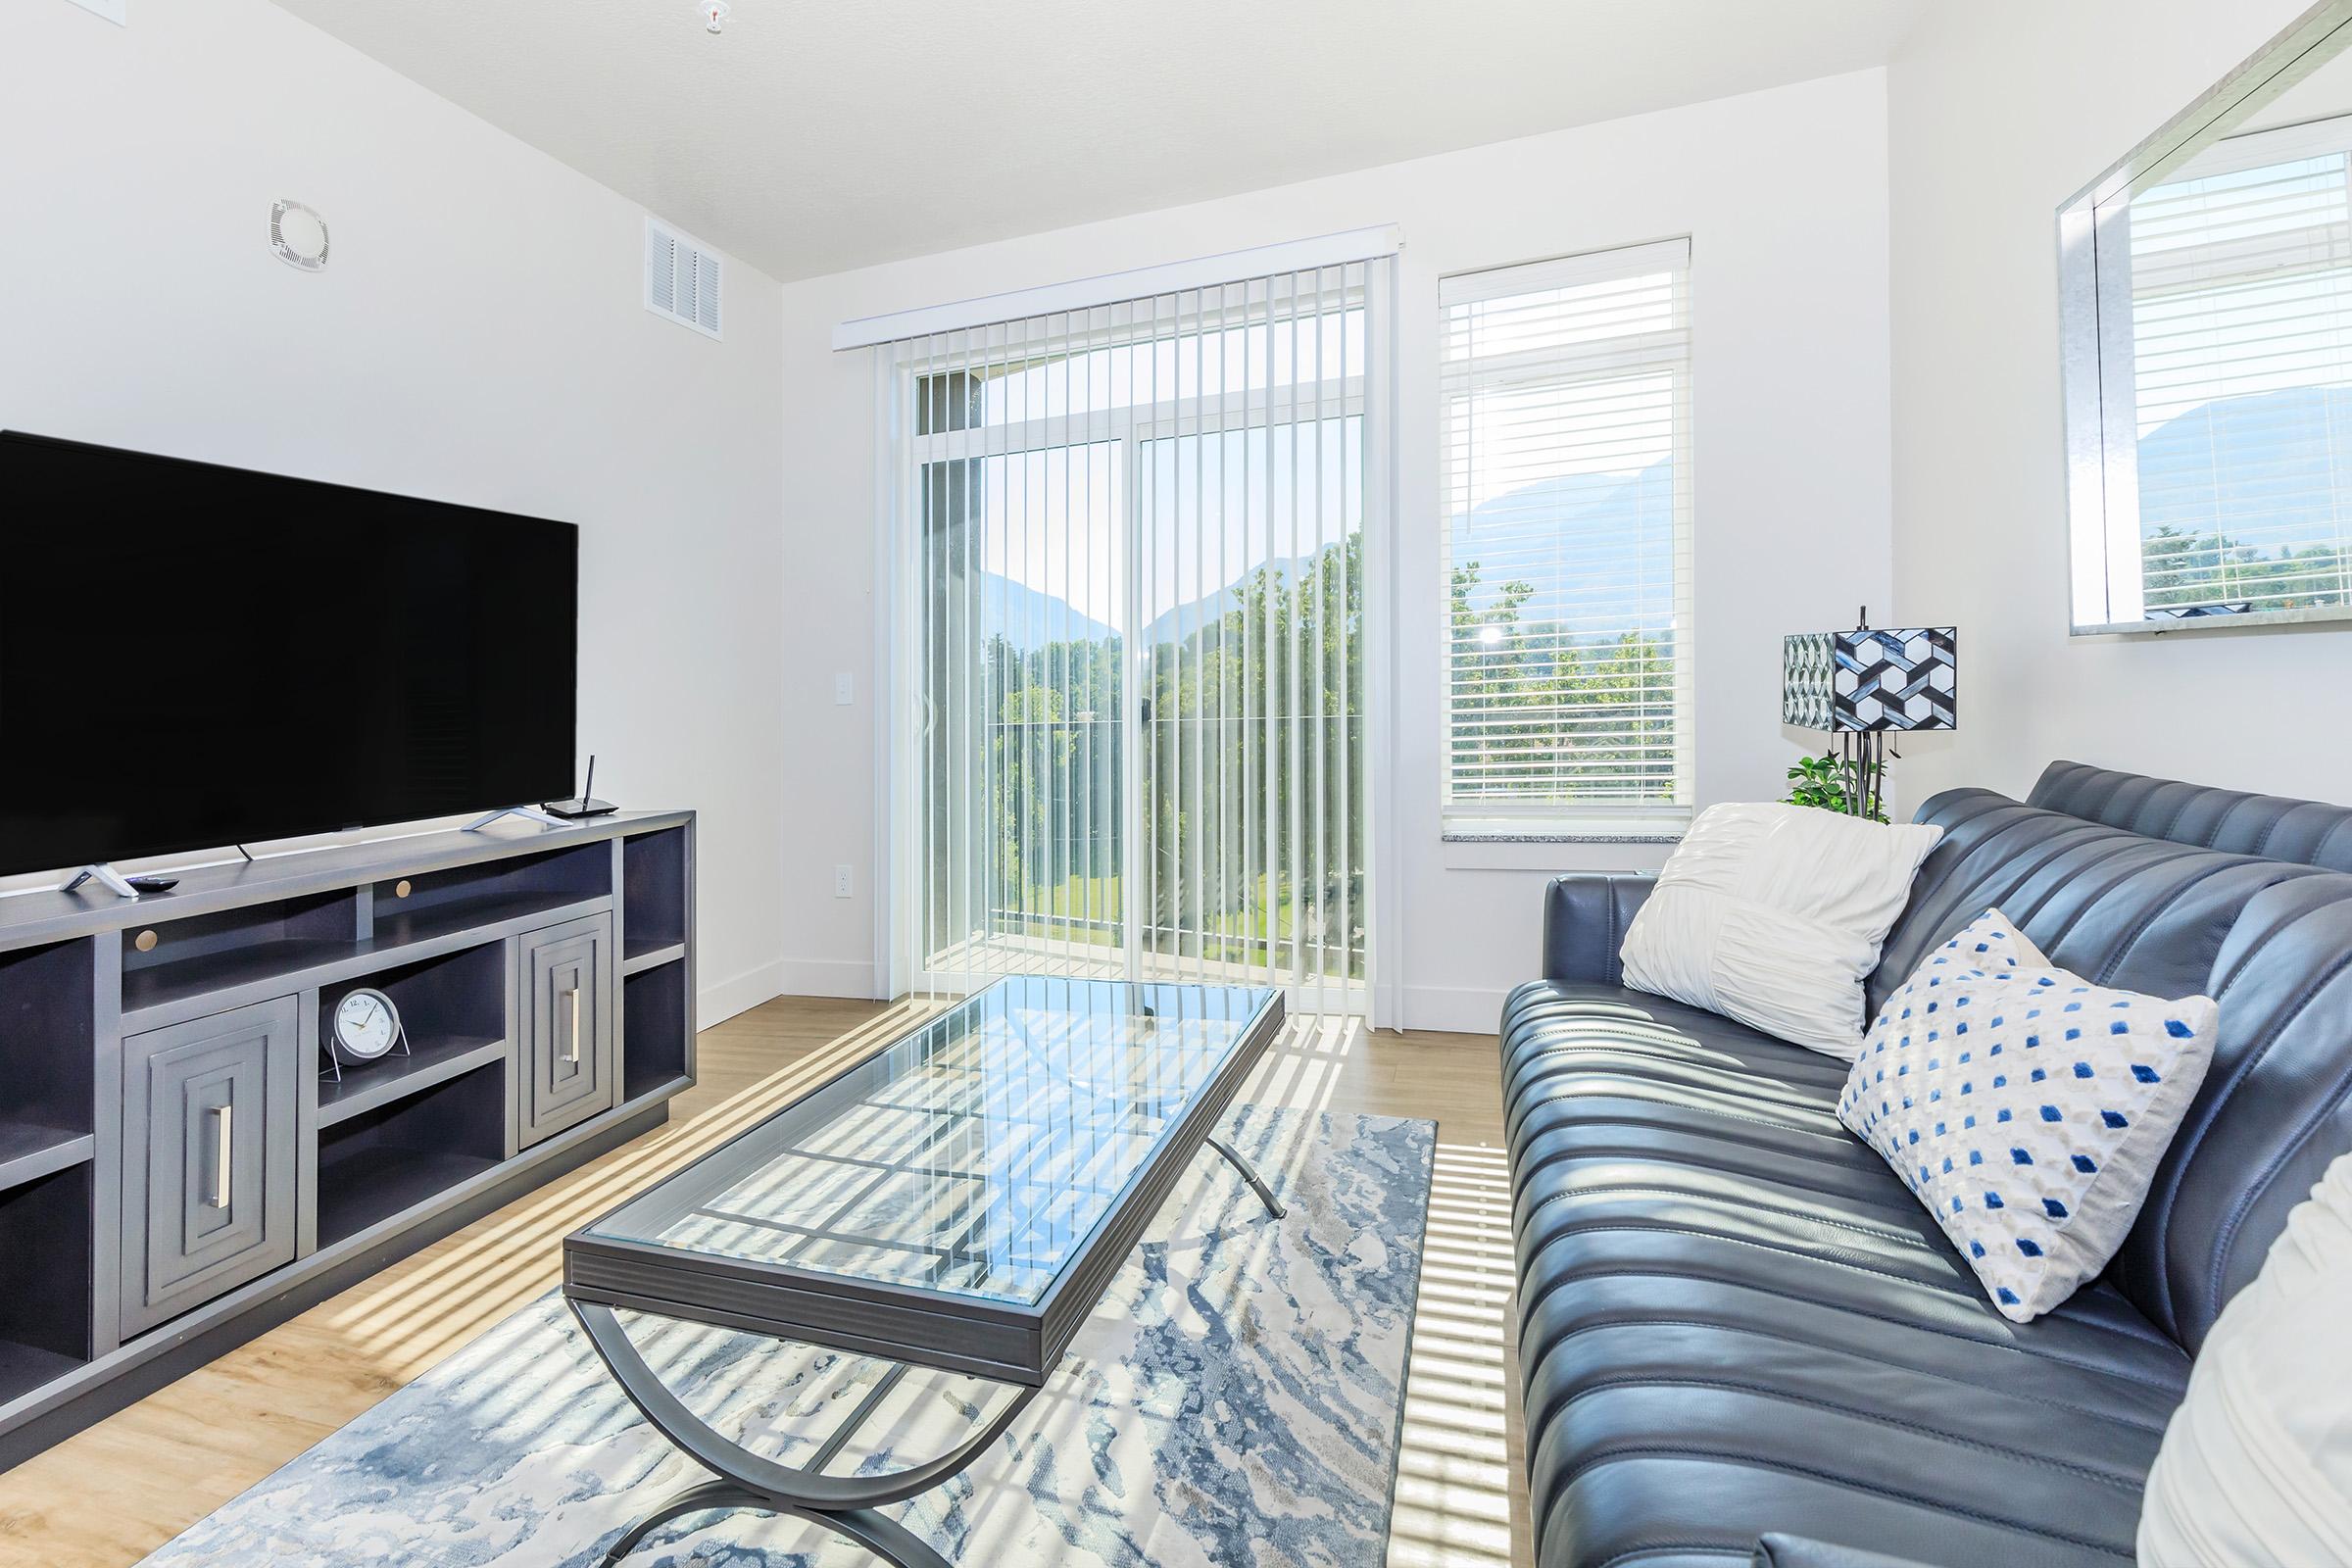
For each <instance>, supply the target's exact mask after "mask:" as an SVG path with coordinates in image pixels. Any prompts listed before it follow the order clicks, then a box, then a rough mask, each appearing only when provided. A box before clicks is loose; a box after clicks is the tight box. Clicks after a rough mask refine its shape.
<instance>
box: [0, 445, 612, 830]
mask: <svg viewBox="0 0 2352 1568" xmlns="http://www.w3.org/2000/svg"><path fill="white" fill-rule="evenodd" d="M578 583H579V530H578V529H577V528H576V527H574V526H573V525H572V524H570V523H566V522H550V521H545V520H542V519H538V518H530V517H516V516H510V515H506V514H503V513H496V512H484V511H479V510H476V509H474V508H471V507H460V506H452V505H448V504H446V503H443V502H436V501H418V500H413V499H410V498H407V497H403V496H392V495H383V494H379V493H376V492H374V491H368V490H355V489H348V488H346V487H344V486H341V485H331V484H319V483H316V482H313V481H309V480H302V479H287V478H278V477H273V476H271V475H269V474H262V473H250V472H246V471H244V470H241V469H236V468H224V467H217V466H212V465H210V464H201V463H188V462H183V461H180V460H177V459H172V458H158V457H149V456H144V455H141V454H137V453H130V452H120V451H114V450H111V449H108V448H105V447H94V446H84V445H80V444H77V443H73V442H66V441H55V440H49V439H46V438H43V437H39V436H28V435H22V434H16V433H10V432H0V873H10V872H21V871H36V870H50V869H58V868H67V867H73V866H77V865H81V864H83V863H85V862H89V861H97V860H122V859H131V858H137V857H140V856H154V855H171V854H177V853H182V852H188V851H195V850H205V849H215V848H226V847H228V846H231V845H236V844H245V843H251V842H253V841H256V840H263V839H276V838H291V837H295V836H297V835H302V834H310V833H328V832H336V831H341V830H346V829H351V828H359V827H367V826H371V825H376V824H383V823H392V822H405V821H414V820H417V819H419V818H423V817H433V816H444V815H453V814H456V813H458V812H463V811H471V810H477V809H478V810H489V809H496V808H498V807H503V806H517V805H522V804H525V803H532V802H538V801H545V800H555V799H559V798H561V797H564V796H566V795H569V794H570V793H571V792H572V777H571V775H572V756H573V754H572V739H573V736H572V731H573V719H574V713H573V708H574V702H575V698H574V686H575V671H576V666H577V649H576V646H575V644H576V636H577V625H576V623H577V618H578V610H577V605H578V593H579V587H578Z"/></svg>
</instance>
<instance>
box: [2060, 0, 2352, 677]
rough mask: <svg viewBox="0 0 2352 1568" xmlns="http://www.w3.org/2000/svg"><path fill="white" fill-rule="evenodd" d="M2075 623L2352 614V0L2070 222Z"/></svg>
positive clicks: (2099, 627) (2134, 154)
mask: <svg viewBox="0 0 2352 1568" xmlns="http://www.w3.org/2000/svg"><path fill="white" fill-rule="evenodd" d="M2058 241H2059V247H2058V250H2059V295H2058V302H2059V317H2060V344H2061V361H2060V363H2061V368H2062V371H2063V381H2062V384H2063V387H2064V391H2065V400H2066V454H2067V517H2068V537H2069V561H2070V571H2071V578H2072V583H2071V589H2070V599H2071V602H2072V606H2073V622H2072V624H2073V629H2074V631H2075V632H2076V633H2077V634H2078V635H2115V634H2119V633H2135V632H2136V633H2148V632H2167V631H2196V630H2211V629H2225V628H2226V629H2232V630H2251V629H2260V628H2265V627H2277V626H2284V625H2290V624H2297V623H2304V622H2312V621H2330V620H2335V621H2341V620H2352V0H2319V3H2317V4H2315V5H2313V6H2312V8H2311V9H2310V10H2309V11H2307V12H2305V13H2304V14H2303V16H2302V17H2300V18H2299V19H2297V20H2296V22H2295V23H2294V24H2293V25H2290V26H2289V27H2288V28H2287V29H2286V30H2285V31H2284V32H2281V33H2280V34H2279V35H2278V37H2277V38H2275V39H2274V40H2273V41H2272V42H2271V43H2270V44H2269V45H2267V46H2266V47H2265V48H2264V49H2263V50H2262V52H2261V53H2259V54H2257V55H2256V56H2255V57H2254V58H2253V59H2251V60H2248V61H2246V62H2245V63H2244V64H2243V65H2240V66H2239V67H2238V68H2237V69H2235V70H2234V71H2231V72H2229V73H2228V74H2226V75H2225V76H2223V77H2222V78H2221V80H2220V81H2218V82H2217V83H2216V84H2215V85H2214V86H2213V88H2212V89H2211V90H2210V91H2208V92H2206V93H2204V94H2203V95H2201V96H2200V97H2199V98H2198V99H2197V100H2196V101H2195V102H2194V103H2192V104H2191V105H2190V106H2189V107H2188V108H2186V109H2184V110H2183V111H2181V113H2180V114H2179V115H2176V116H2175V117H2174V118H2173V119H2172V120H2171V121H2170V122H2169V123H2166V124H2164V125H2161V126H2158V127H2157V128H2156V129H2155V130H2154V131H2153V132H2152V133H2151V134H2150V135H2149V136H2148V137H2147V138H2146V139H2145V140H2144V141H2142V142H2141V143H2140V144H2139V145H2138V146H2137V147H2134V148H2132V149H2131V150H2130V151H2129V152H2126V153H2125V154H2124V155H2123V157H2122V158H2121V159H2120V160H2119V161H2118V162H2117V163H2116V164H2115V166H2114V167H2113V168H2111V169H2109V170H2108V171H2107V172H2105V173H2103V174H2101V175H2100V176H2099V177H2098V178H2097V179H2095V180H2093V181H2092V182H2091V183H2090V184H2089V185H2088V186H2087V187H2086V188H2084V189H2083V190H2082V192H2081V193H2080V194H2079V195H2077V196H2076V197H2075V198H2074V199H2073V200H2072V201H2070V202H2068V203H2066V204H2065V205H2064V206H2063V207H2061V208H2060V209H2059V210H2058Z"/></svg>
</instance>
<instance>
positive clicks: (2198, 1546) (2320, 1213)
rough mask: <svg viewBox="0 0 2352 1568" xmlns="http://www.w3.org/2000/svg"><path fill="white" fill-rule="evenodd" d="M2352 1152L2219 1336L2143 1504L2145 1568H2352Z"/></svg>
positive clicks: (2289, 1229)
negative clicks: (2348, 1317)
mask: <svg viewBox="0 0 2352 1568" xmlns="http://www.w3.org/2000/svg"><path fill="white" fill-rule="evenodd" d="M2347 1302H2352V1154H2345V1155H2343V1156H2341V1157H2339V1158H2338V1159H2337V1160H2336V1161H2335V1163H2334V1164H2332V1165H2330V1166H2328V1167H2327V1174H2326V1175H2325V1176H2323V1177H2321V1178H2320V1184H2319V1185H2318V1186H2317V1187H2314V1188H2313V1189H2312V1190H2311V1197H2310V1198H2309V1199H2308V1200H2306V1201H2304V1202H2302V1203H2299V1204H2297V1205H2296V1207H2295V1209H2294V1211H2293V1212H2292V1213H2290V1214H2288V1215H2287V1217H2286V1229H2284V1230H2283V1231H2281V1232H2279V1234H2278V1241H2276V1242H2274V1243H2273V1244H2272V1245H2271V1252H2270V1256H2269V1257H2267V1258H2266V1259H2264V1261H2263V1265H2262V1272H2261V1273H2260V1274H2258V1275H2256V1276H2255V1278H2254V1283H2252V1284H2251V1285H2248V1286H2247V1287H2246V1288H2245V1289H2244V1290H2242V1291H2240V1292H2238V1293H2237V1295H2236V1296H2235V1297H2233V1298H2232V1299H2230V1302H2229V1305H2228V1306H2227V1307H2225V1308H2223V1309H2222V1315H2221V1317H2220V1318H2218V1319H2217V1320H2216V1321H2215V1322H2214V1325H2213V1332H2212V1333H2210V1334H2208V1335H2206V1336H2205V1345H2204V1348H2202V1349H2200V1350H2199V1351H2198V1352H2197V1364H2196V1366H2195V1367H2194V1368H2193V1369H2192V1370H2191V1371H2190V1372H2189V1375H2188V1397H2187V1398H2185V1399H2183V1400H2181V1401H2180V1408H2179V1409H2178V1410H2175V1411H2174V1412H2173V1419H2172V1424H2171V1425H2169V1426H2167V1427H2166V1428H2165V1429H2164V1446H2163V1447H2162V1448H2160V1449H2159V1450H2158V1451H2157V1454H2156V1468H2155V1469H2154V1470H2152V1471H2150V1472H2149V1473H2148V1489H2147V1494H2146V1496H2145V1498H2144V1500H2143V1501H2142V1502H2141V1505H2140V1516H2139V1561H2140V1568H2256V1565H2257V1564H2260V1565H2262V1568H2274V1565H2279V1568H2320V1565H2321V1564H2334V1563H2346V1562H2352V1334H2347V1333H2346V1332H2345V1331H2344V1314H2345V1310H2346V1303H2347Z"/></svg>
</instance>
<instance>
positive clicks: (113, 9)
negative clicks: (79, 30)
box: [73, 0, 130, 27]
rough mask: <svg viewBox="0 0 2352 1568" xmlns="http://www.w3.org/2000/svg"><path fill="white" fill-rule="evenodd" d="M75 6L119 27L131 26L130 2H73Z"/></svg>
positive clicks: (107, 0) (119, 0)
mask: <svg viewBox="0 0 2352 1568" xmlns="http://www.w3.org/2000/svg"><path fill="white" fill-rule="evenodd" d="M73 4H74V5H77V6H79V7H81V9H82V10H84V11H87V12H89V13H91V14H92V15H94V16H101V17H104V18H105V19H106V20H107V21H109V22H111V23H113V24H114V25H116V26H118V27H127V26H129V25H130V0H73Z"/></svg>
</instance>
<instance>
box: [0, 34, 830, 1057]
mask: <svg viewBox="0 0 2352 1568" xmlns="http://www.w3.org/2000/svg"><path fill="white" fill-rule="evenodd" d="M130 10H131V25H130V26H129V27H127V28H120V27H116V26H114V25H110V24H108V23H106V22H104V21H101V20H99V19H98V18H96V17H93V16H91V15H89V14H87V13H85V12H82V11H79V10H76V9H74V8H73V7H72V6H69V5H67V4H66V3H65V0H6V4H5V5H4V6H0V147H4V148H5V149H6V152H5V154H0V225H5V233H6V243H5V244H0V426H8V427H13V428H20V429H26V430H34V431H39V432H42V433H46V434H51V435H59V436H67V437H72V438H75V439H79V440H86V441H98V442H105V443H109V444H114V445H121V446H127V447H133V448H139V449H143V450H149V451H156V452H165V453H171V454H174V455H178V456H184V457H192V458H200V459H206V460H210V461H215V462H221V463H228V464H235V465H239V466H248V467H256V468H264V469H270V470H274V471H278V472H284V473H292V474H299V475H303V476H306V477H312V478H320V479H329V480H335V481H339V482H342V483H346V484H355V485H364V486H369V487H373V488H379V489H386V490H394V491H401V492H406V493H410V494H416V495H423V496H431V497H436V498H440V499H445V500H450V501H459V502H465V503H468V504H471V505H475V506H482V507H492V508H498V509H502V510H508V511H515V512H521V513H527V514H533V515H542V516H550V517H558V518H563V519H565V520H567V521H572V522H577V523H579V524H580V525H581V529H582V537H581V568H582V570H581V577H582V585H581V586H582V603H581V639H580V653H581V666H580V741H581V745H582V746H583V748H585V749H588V750H593V751H595V752H597V753H599V754H600V755H601V757H602V762H601V764H600V766H599V769H598V773H597V789H598V793H600V794H602V795H605V796H606V797H607V798H609V799H613V800H617V801H620V802H621V803H623V804H625V805H628V806H648V807H651V806H662V807H673V806H691V807H695V808H697V809H700V810H701V811H702V813H703V816H702V826H703V837H702V842H701V877H702V882H701V889H702V899H701V921H702V923H701V935H702V976H703V980H704V984H705V988H706V989H705V997H704V1005H705V1008H706V1019H707V1020H708V1019H709V1018H711V1017H716V1016H720V1015H723V1014H724V1013H726V1012H730V1011H733V1010H736V1009H738V1008H740V1007H742V1006H746V1005H751V1004H753V1003H756V1002H759V1001H760V1000H762V999H764V998H766V997H768V996H770V995H773V994H774V993H775V991H776V990H777V989H778V986H777V971H776V966H775V958H776V956H777V954H778V953H779V951H781V944H780V932H779V925H778V918H777V916H778V911H777V907H776V898H775V891H774V885H773V873H774V870H775V867H776V864H777V860H778V858H779V855H780V853H781V852H780V844H781V839H782V835H783V832H784V824H783V823H782V822H781V821H780V820H779V817H778V806H777V801H776V799H775V792H774V785H773V783H772V781H773V779H774V778H775V776H776V774H777V772H778V770H779V768H780V767H781V765H782V753H783V748H782V737H781V731H780V729H779V726H778V721H777V712H778V709H779V706H780V691H779V686H780V674H779V671H780V670H781V668H782V663H781V648H780V639H779V635H778V631H777V625H776V622H777V609H776V600H777V593H778V588H779V584H780V583H781V581H782V578H783V559H782V549H781V536H780V534H779V532H778V527H777V515H778V510H779V500H780V497H781V495H782V492H783V469H782V466H781V464H780V462H779V459H778V455H777V451H776V441H775V430H776V426H777V422H778V419H779V417H780V415H779V406H778V386H777V378H776V344H777V330H778V315H777V306H778V291H777V288H776V285H775V284H774V283H773V282H772V281H769V280H768V279H766V278H763V277H761V276H760V275H759V274H758V273H756V272H754V271H752V270H750V269H749V268H746V267H743V266H742V265H740V264H737V265H735V266H734V267H733V269H732V270H731V271H730V272H729V274H728V283H729V287H730V293H729V296H728V299H727V302H726V308H727V338H726V341H725V342H724V343H712V342H711V341H709V340H707V339H705V338H702V337H699V336H697V335H695V334H694V333H691V332H688V331H686V330H684V329H683V328H680V327H677V326H674V325H671V324H668V323H665V322H663V321H662V320H661V319H658V318H656V317H654V316H651V315H649V314H648V313H647V312H646V311H645V309H644V308H643V305H642V303H641V301H642V283H641V273H640V268H641V261H640V257H641V254H642V248H643V237H642V227H641V225H642V221H643V215H642V213H641V211H640V210H639V209H638V208H636V207H635V206H633V205H631V204H630V203H628V202H626V201H623V200H622V199H621V198H620V197H618V196H616V195H614V194H613V193H612V192H611V191H609V190H606V189H605V188H603V187H602V186H599V185H596V184H594V183H592V182H591V181H589V180H588V179H587V178H585V177H584V176H582V175H580V174H578V173H576V172H573V171H571V170H569V169H567V168H565V167H564V166H563V165H560V164H558V163H556V162H555V161H554V160H552V159H550V158H548V157H547V156H546V155H544V154H542V153H539V152H536V151H533V150H532V149H530V148H528V147H526V146H524V145H523V144H522V143H520V142H518V141H516V140H515V139H514V138H513V137H510V136H508V135H506V134H505V133H504V132H502V131H498V130H495V129H493V128H491V127H490V126H489V125H487V124H485V123H483V122H481V121H478V120H476V119H474V118H473V117H471V116H470V115H467V114H466V113H464V112H463V111H461V110H459V109H457V108H455V107H454V106H452V105H451V104H449V103H447V102H446V101H444V100H442V99H440V98H437V97H435V96H434V95H432V94H431V93H429V92H427V91H425V90H424V89H423V88H421V87H419V86H417V85H416V84H415V83H413V82H410V81H408V80H406V79H405V78H403V77H400V76H397V75H395V74H394V73H392V72H390V71H389V70H387V69H385V68H384V67H382V66H379V65H376V64H374V63H373V62H371V61H369V60H368V59H366V58H364V57H363V56H361V55H359V54H357V53H356V52H354V51H352V50H351V49H349V48H347V47H346V46H344V45H343V44H340V43H337V42H335V41H334V40H332V39H330V38H329V37H327V36H326V35H325V34H324V33H321V32H319V31H317V30H316V29H314V28H313V27H311V26H310V25H307V24H305V23H302V22H298V21H296V20H295V19H294V18H293V17H292V16H290V15H288V14H287V13H285V12H283V11H280V10H278V9H277V8H276V7H275V6H272V5H270V4H267V3H265V0H134V3H133V5H132V6H131V8H130ZM525 47H526V48H527V44H526V45H525ZM281 196H283V197H290V198H293V199H296V200H299V201H304V202H307V203H309V204H310V205H311V206H313V207H316V208H318V209H319V211H320V212H322V213H323V214H324V215H325V216H326V218H327V221H329V223H330V224H332V226H333V247H334V248H333V261H332V265H331V266H330V267H329V268H328V270H326V271H324V272H322V273H319V274H318V275H315V276H314V275H306V274H303V273H299V272H296V271H295V270H292V269H290V268H287V267H285V266H284V265H282V264H281V263H279V262H278V261H277V260H276V259H275V258H274V257H273V256H272V255H271V254H270V251H269V249H268V247H267V244H266V235H267V229H268V222H269V211H270V202H271V201H272V200H273V199H275V198H278V197H281ZM87 587H88V588H89V590H90V593H91V595H92V607H91V631H92V635H103V634H104V616H105V614H106V613H107V611H106V607H105V606H104V600H105V598H106V585H105V584H104V583H92V584H89V585H87ZM12 591H13V590H12ZM147 608H149V609H161V610H164V611H166V612H169V611H170V609H171V608H172V607H170V606H162V607H147ZM290 608H292V609H293V611H294V614H293V618H292V619H291V620H290V621H289V623H288V631H289V634H290V640H289V651H290V653H292V654H293V655H294V656H295V657H302V656H303V651H304V646H305V641H306V639H310V640H315V644H316V647H317V650H318V652H319V656H320V657H331V653H332V648H333V645H334V640H335V636H336V632H335V630H334V627H333V624H332V619H331V617H330V616H329V615H327V614H326V613H323V612H320V611H315V610H314V611H308V612H306V611H304V610H302V609H301V607H290ZM0 765H6V764H5V761H4V760H0ZM494 804H495V803H494Z"/></svg>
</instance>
